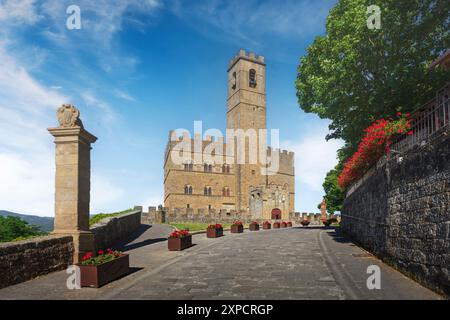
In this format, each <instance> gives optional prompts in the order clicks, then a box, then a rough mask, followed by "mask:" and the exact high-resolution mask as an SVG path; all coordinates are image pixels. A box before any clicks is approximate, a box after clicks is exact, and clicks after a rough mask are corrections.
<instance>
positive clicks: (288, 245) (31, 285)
mask: <svg viewBox="0 0 450 320" xmlns="http://www.w3.org/2000/svg"><path fill="white" fill-rule="evenodd" d="M169 232H170V229H169V228H168V227H167V226H163V225H154V226H152V227H151V228H149V227H148V226H146V227H143V229H142V230H141V231H140V233H139V236H138V237H134V238H133V239H129V242H128V243H125V244H122V246H123V249H124V250H125V251H128V252H129V253H131V266H132V267H133V273H132V274H130V275H128V276H126V277H124V278H122V279H119V280H117V281H115V282H113V283H111V284H108V285H106V286H104V287H102V288H100V289H90V288H83V289H81V290H68V289H66V287H65V281H66V278H67V275H66V274H65V273H64V272H57V273H54V274H51V275H49V276H45V277H42V278H40V279H36V280H32V281H29V282H26V283H23V284H19V285H16V286H12V287H9V288H5V289H2V290H0V299H20V298H22V299H23V298H33V299H439V298H440V296H438V295H437V294H435V293H433V292H432V291H430V290H428V289H425V288H423V287H421V286H420V285H418V284H417V283H415V282H413V281H412V280H410V279H409V278H407V277H405V276H403V275H402V274H401V273H399V272H397V271H395V270H393V269H391V268H390V267H388V266H386V265H385V264H383V263H382V262H381V261H379V260H378V259H376V258H374V257H373V256H371V255H368V254H367V253H366V252H364V251H362V250H361V249H359V248H358V247H357V246H355V245H354V244H352V243H351V242H349V241H347V240H346V239H345V238H342V237H340V236H339V235H338V233H337V232H336V231H335V230H334V229H324V228H322V227H317V228H312V227H309V228H290V229H279V230H270V231H258V232H250V231H247V230H246V231H245V232H244V233H243V234H230V233H228V232H226V235H225V236H224V237H222V238H219V239H207V238H206V236H205V235H204V234H200V235H195V236H194V237H193V242H194V243H195V244H196V245H195V246H193V247H191V248H189V249H187V250H184V251H182V252H169V251H167V243H166V242H165V241H164V238H165V237H166V236H167V234H168V233H169ZM369 265H378V266H379V267H380V269H381V289H380V290H369V289H367V287H366V280H367V277H368V276H369V275H368V274H367V273H366V271H367V267H368V266H369Z"/></svg>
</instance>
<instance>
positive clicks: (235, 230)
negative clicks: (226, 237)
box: [231, 225, 244, 233]
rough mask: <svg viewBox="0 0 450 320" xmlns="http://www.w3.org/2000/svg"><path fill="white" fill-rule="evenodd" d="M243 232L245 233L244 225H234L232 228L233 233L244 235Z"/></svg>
mask: <svg viewBox="0 0 450 320" xmlns="http://www.w3.org/2000/svg"><path fill="white" fill-rule="evenodd" d="M242 232H244V226H243V225H232V226H231V233H242Z"/></svg>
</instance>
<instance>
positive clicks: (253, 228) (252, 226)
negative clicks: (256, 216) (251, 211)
mask: <svg viewBox="0 0 450 320" xmlns="http://www.w3.org/2000/svg"><path fill="white" fill-rule="evenodd" d="M248 229H249V230H250V231H258V230H259V223H258V222H257V221H252V222H251V223H250V225H249V227H248Z"/></svg>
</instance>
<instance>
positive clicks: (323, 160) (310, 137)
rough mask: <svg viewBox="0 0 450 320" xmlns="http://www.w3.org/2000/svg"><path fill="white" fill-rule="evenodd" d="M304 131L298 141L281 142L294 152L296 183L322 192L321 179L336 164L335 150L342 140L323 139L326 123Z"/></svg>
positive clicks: (326, 127)
mask: <svg viewBox="0 0 450 320" xmlns="http://www.w3.org/2000/svg"><path fill="white" fill-rule="evenodd" d="M304 132H305V133H304V135H302V137H301V138H300V139H299V141H298V142H295V143H293V142H291V141H285V142H283V143H282V145H283V146H284V147H283V149H288V150H290V151H294V152H295V179H296V183H297V185H299V184H301V185H304V186H306V187H307V188H308V189H310V191H313V192H317V193H319V192H321V193H323V188H322V183H323V180H324V178H325V175H326V173H327V172H328V171H329V170H331V169H333V168H334V166H335V165H336V164H337V159H336V151H337V150H338V149H339V148H341V147H342V146H343V142H342V141H340V140H330V141H326V140H325V136H326V135H327V133H328V124H326V125H324V126H322V127H320V126H315V127H314V128H306V129H305V131H304ZM297 193H298V192H297ZM320 197H321V195H320V194H318V199H320ZM318 202H319V200H318Z"/></svg>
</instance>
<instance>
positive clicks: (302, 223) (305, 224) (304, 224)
mask: <svg viewBox="0 0 450 320" xmlns="http://www.w3.org/2000/svg"><path fill="white" fill-rule="evenodd" d="M300 223H301V225H302V226H304V227H307V226H308V225H309V224H310V222H309V220H303V221H302V222H300Z"/></svg>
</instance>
